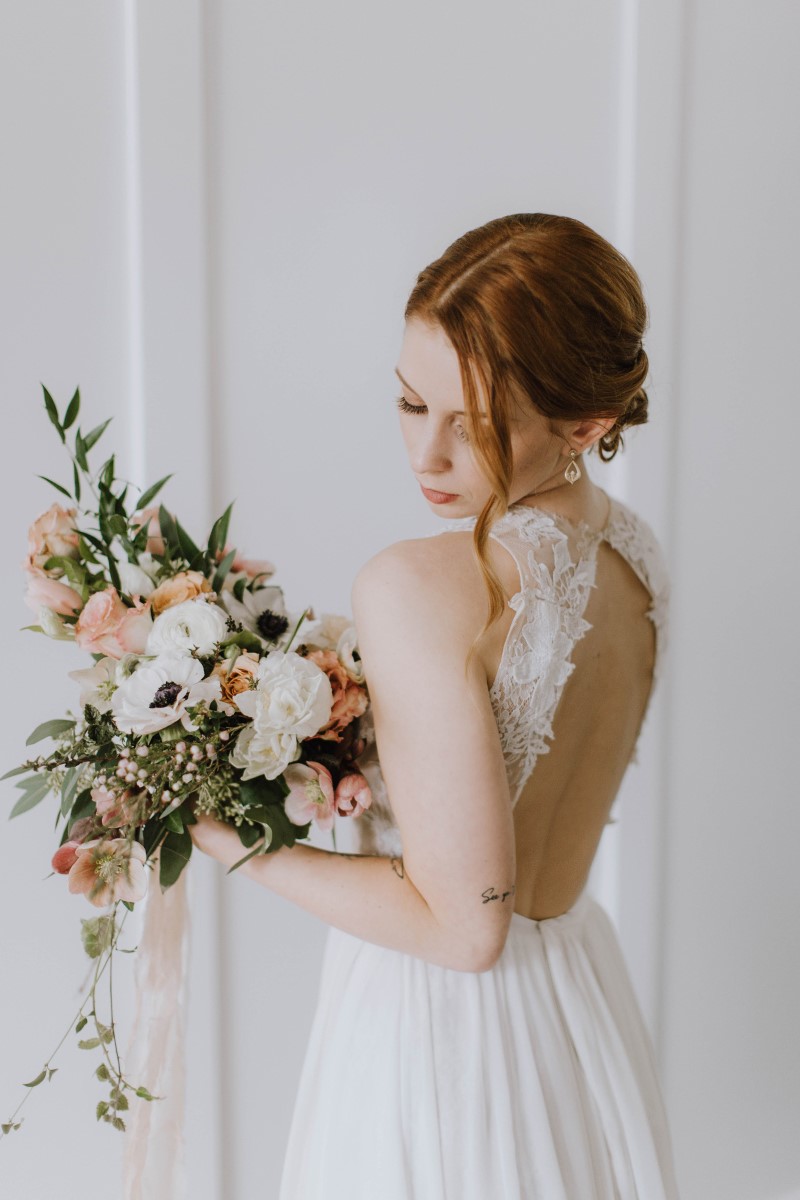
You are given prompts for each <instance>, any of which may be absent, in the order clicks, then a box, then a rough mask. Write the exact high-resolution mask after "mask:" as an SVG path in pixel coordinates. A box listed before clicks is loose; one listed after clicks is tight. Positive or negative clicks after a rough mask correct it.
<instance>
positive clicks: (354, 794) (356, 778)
mask: <svg viewBox="0 0 800 1200" xmlns="http://www.w3.org/2000/svg"><path fill="white" fill-rule="evenodd" d="M334 803H335V806H336V811H337V813H338V814H339V816H340V817H360V816H361V814H362V813H363V812H364V811H365V810H366V809H368V808H369V806H370V804H372V792H371V791H370V787H369V784H368V783H367V781H366V779H365V778H364V776H363V775H362V774H361V772H360V771H354V772H352V773H351V774H350V775H343V776H342V778H341V779H340V780H339V782H338V784H337V785H336V794H335V796H334Z"/></svg>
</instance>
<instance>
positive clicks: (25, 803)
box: [8, 780, 50, 821]
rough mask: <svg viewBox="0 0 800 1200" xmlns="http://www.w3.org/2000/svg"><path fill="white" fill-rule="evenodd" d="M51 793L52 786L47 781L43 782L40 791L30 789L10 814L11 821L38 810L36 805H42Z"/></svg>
mask: <svg viewBox="0 0 800 1200" xmlns="http://www.w3.org/2000/svg"><path fill="white" fill-rule="evenodd" d="M49 791H50V784H49V783H48V782H47V780H41V781H40V787H39V788H38V789H35V788H29V789H28V790H27V791H26V793H25V795H24V796H22V797H20V799H19V800H18V801H17V803H16V804H15V805H14V807H13V808H12V810H11V812H10V813H9V814H8V819H9V821H10V820H11V818H12V817H18V816H19V815H20V813H24V812H28V811H29V810H30V809H31V808H36V805H37V804H41V802H42V801H43V800H44V798H45V796H46V795H47V793H48V792H49Z"/></svg>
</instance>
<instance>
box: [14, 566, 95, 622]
mask: <svg viewBox="0 0 800 1200" xmlns="http://www.w3.org/2000/svg"><path fill="white" fill-rule="evenodd" d="M25 579H26V591H25V603H26V604H27V606H28V608H30V609H32V610H33V612H35V613H36V614H37V615H38V612H39V609H40V608H42V607H46V608H49V609H52V611H53V612H54V613H58V614H59V616H62V617H66V616H68V615H73V614H74V613H76V612H80V610H81V608H82V607H83V600H82V599H81V597H80V593H79V592H76V591H75V588H72V587H70V586H69V584H66V583H61V582H59V580H58V579H52V578H51V577H50V576H49V575H46V574H45V573H44V571H42V570H40V569H39V568H38V567H37V568H29V567H28V568H26V569H25Z"/></svg>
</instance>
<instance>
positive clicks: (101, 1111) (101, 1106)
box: [95, 1100, 108, 1121]
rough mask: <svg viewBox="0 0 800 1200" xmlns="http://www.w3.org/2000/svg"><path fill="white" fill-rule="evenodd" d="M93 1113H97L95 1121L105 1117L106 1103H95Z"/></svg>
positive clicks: (102, 1101)
mask: <svg viewBox="0 0 800 1200" xmlns="http://www.w3.org/2000/svg"><path fill="white" fill-rule="evenodd" d="M95 1112H96V1113H97V1119H98V1121H99V1120H100V1118H101V1117H104V1116H105V1115H106V1113H107V1112H108V1101H106V1100H99V1101H98V1102H97V1108H96V1109H95Z"/></svg>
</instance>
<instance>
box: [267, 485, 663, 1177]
mask: <svg viewBox="0 0 800 1200" xmlns="http://www.w3.org/2000/svg"><path fill="white" fill-rule="evenodd" d="M609 501H610V509H609V516H608V520H607V523H606V525H605V527H604V529H602V530H600V531H596V530H592V529H591V528H590V527H589V526H588V525H587V524H585V523H583V522H581V523H579V524H577V525H576V524H572V523H570V522H568V521H566V520H565V519H563V518H561V517H560V516H558V515H557V514H553V513H551V512H547V511H545V510H542V509H539V508H533V507H530V506H526V505H523V504H517V505H512V506H511V508H509V510H508V512H507V513H506V514H505V515H504V516H503V517H502V518H500V519H499V520H498V521H497V522H495V524H494V525H493V527H492V529H491V533H490V536H491V537H493V538H496V539H497V540H498V541H499V542H501V543H502V545H503V546H505V548H506V549H507V550H508V551H509V553H510V554H511V555H512V556H513V558H514V560H515V562H516V565H517V568H518V570H519V576H520V589H519V591H518V592H517V593H516V594H515V595H514V596H512V597H511V599H510V601H509V604H510V606H511V607H512V608H513V609H514V611H515V615H514V617H513V619H512V623H511V626H510V628H509V631H508V635H507V638H506V641H505V644H504V647H503V653H502V657H501V660H500V666H499V669H498V672H497V675H496V677H495V679H494V682H493V683H492V686H491V691H490V696H491V702H492V707H493V710H494V713H495V717H496V720H497V726H498V732H499V736H500V741H501V745H502V748H503V754H504V758H505V762H506V769H507V775H508V781H509V792H510V796H511V802H512V804H516V802H517V800H518V799H519V797H520V794H521V792H522V790H523V788H524V787H525V784H526V783H527V781H528V780H529V779H530V778H531V775H532V772H533V771H534V769H535V766H536V763H537V760H539V759H540V758H541V756H542V755H544V754H546V753H547V752H548V751H549V750H550V746H551V744H552V741H553V720H554V716H555V714H556V709H557V706H558V702H559V699H560V697H561V694H562V691H563V688H564V684H565V682H566V680H567V679H568V678H569V676H570V674H571V673H572V672H573V671H574V670H575V663H573V662H572V653H573V648H574V647H575V645H576V643H577V642H578V641H579V640H580V639H581V638H583V637H584V635H585V634H586V632H587V630H589V629H591V628H592V626H591V625H590V624H589V622H588V621H586V619H585V618H584V615H583V614H584V610H585V608H586V605H587V600H588V598H589V595H590V592H591V589H592V588H593V587H595V586H597V585H596V583H595V570H596V562H597V550H598V546H599V545H600V543H601V542H602V541H603V540H605V541H606V542H607V543H608V544H609V545H610V546H611V547H612V548H613V549H614V550H616V551H617V552H618V553H619V554H620V555H621V556H622V558H623V559H624V560H625V561H626V562H627V563H628V564H629V565H630V567H631V568H632V569H633V571H634V572H635V574H636V576H637V577H638V579H639V580H640V581H641V583H642V584H643V585H644V587H645V588H646V589H647V593H648V594H649V596H650V605H649V608H648V610H647V616H648V617H649V618H650V619H651V620H652V622H653V624H654V626H655V629H656V639H655V640H656V648H655V665H654V667H653V689H654V688H655V682H656V679H657V677H658V674H659V669H660V667H661V665H662V662H663V655H664V649H665V638H666V632H667V603H668V595H669V581H668V576H667V572H666V569H665V564H664V559H663V555H662V552H661V549H660V547H659V545H658V543H657V541H656V539H655V536H654V534H653V532H652V529H651V528H650V526H649V525H648V524H647V522H645V521H644V520H643V519H642V518H641V517H639V516H638V514H636V513H635V512H634V511H633V510H632V509H630V508H629V507H628V506H627V505H625V504H623V503H622V502H621V501H619V500H616V499H615V498H613V497H609ZM474 520H475V518H474V517H467V518H460V519H456V520H450V521H443V522H442V523H441V529H440V530H438V531H437V532H447V531H455V530H468V529H471V528H472V526H473V524H474ZM432 536H435V535H432ZM651 694H652V690H651ZM640 728H641V726H640ZM637 737H638V734H637ZM631 757H632V758H633V759H635V744H634V751H633V752H632V755H631ZM364 770H365V774H366V775H367V777H368V780H369V783H370V786H371V788H372V792H373V802H372V806H371V807H370V809H368V810H367V812H366V813H364V814H363V815H362V816H361V817H360V818H359V819H358V820H356V821H350V822H341V821H339V822H337V827H336V828H337V846H338V848H339V849H342V848H343V847H342V845H341V844H340V841H339V829H340V826H341V825H343V824H344V825H347V826H349V829H348V833H349V835H350V837H351V838H352V843H351V844H350V845H347V846H346V847H345V848H346V849H347V850H349V851H356V852H360V853H364V854H382V855H386V856H400V855H401V854H402V843H401V839H400V832H399V830H398V828H397V825H396V823H395V820H394V818H393V814H392V810H391V806H390V803H389V799H388V796H387V794H386V789H385V787H384V786H383V783H382V779H381V776H380V766H379V763H378V762H377V760H376V761H374V762H372V763H368V764H367V766H366V767H365V768H364ZM518 874H519V871H518ZM677 1196H678V1191H677V1186H676V1182H675V1174H674V1167H673V1160H672V1147H671V1140H670V1133H669V1126H668V1121H667V1117H666V1113H665V1108H664V1103H663V1099H662V1093H661V1089H660V1084H659V1078H658V1071H657V1065H656V1061H655V1056H654V1051H653V1046H652V1042H651V1038H650V1035H649V1032H648V1030H647V1027H646V1025H645V1023H644V1020H643V1017H642V1013H641V1010H640V1008H639V1005H638V1002H637V999H636V995H635V993H634V990H633V986H632V983H631V979H630V976H629V973H628V969H627V966H626V963H625V961H624V958H623V955H622V952H621V948H620V945H619V942H618V939H617V935H616V931H615V929H614V926H613V925H612V923H611V920H610V918H609V916H608V914H607V913H606V911H605V909H604V908H603V907H602V906H601V905H600V904H599V903H598V902H597V901H596V900H595V899H594V898H593V897H592V896H591V895H590V894H589V892H588V891H587V890H586V887H584V889H583V891H582V892H581V894H580V896H579V898H578V900H577V901H576V902H575V903H574V904H573V905H572V907H570V908H569V909H568V910H567V911H565V912H563V913H561V914H560V915H558V916H553V917H547V918H545V919H542V920H532V919H529V918H528V917H526V916H524V915H522V914H521V913H519V912H514V913H513V914H512V917H511V925H510V929H509V932H508V937H507V940H506V943H505V946H504V949H503V952H502V954H501V956H500V958H499V959H498V961H497V962H496V963H495V965H494V966H493V967H491V968H490V969H489V970H485V971H478V972H468V971H458V970H453V969H449V968H446V967H442V966H439V965H436V964H432V963H429V962H426V961H425V960H423V959H421V958H417V957H415V956H413V955H410V954H406V953H401V952H400V951H397V950H393V949H389V948H386V947H383V946H379V945H376V944H375V943H372V942H368V941H364V940H362V939H361V938H358V937H355V936H352V935H351V934H349V933H346V932H344V931H342V930H340V929H337V928H336V927H333V926H332V927H331V928H330V930H329V932H328V935H327V941H326V946H325V953H324V958H323V964H322V972H321V978H320V989H319V998H318V1003H317V1007H316V1012H315V1015H314V1019H313V1023H312V1027H311V1030H310V1034H309V1040H308V1044H307V1050H306V1056H305V1060H304V1064H303V1068H302V1072H301V1076H300V1081H299V1086H298V1091H297V1096H296V1100H295V1106H294V1112H293V1118H292V1124H291V1130H290V1135H289V1140H288V1145H287V1150H286V1156H285V1160H284V1167H283V1175H282V1182H281V1190H280V1200H676V1198H677Z"/></svg>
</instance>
